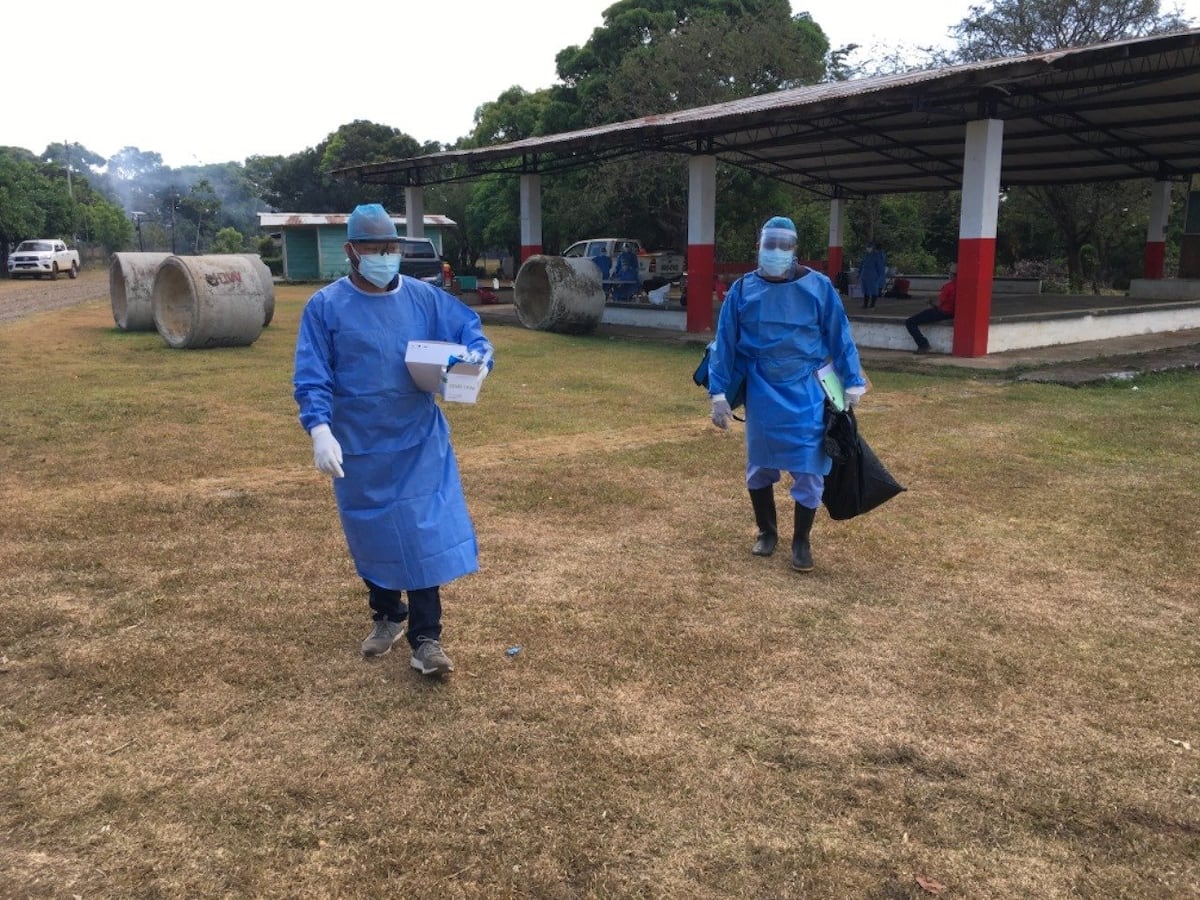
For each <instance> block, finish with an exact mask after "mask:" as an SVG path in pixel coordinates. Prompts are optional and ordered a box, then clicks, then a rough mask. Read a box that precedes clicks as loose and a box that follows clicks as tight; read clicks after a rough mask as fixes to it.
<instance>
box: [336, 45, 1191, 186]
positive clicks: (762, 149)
mask: <svg viewBox="0 0 1200 900" xmlns="http://www.w3.org/2000/svg"><path fill="white" fill-rule="evenodd" d="M980 118H993V119H1001V120H1003V121H1004V150H1003V166H1002V170H1001V183H1002V184H1003V185H1004V186H1006V187H1007V186H1014V185H1037V184H1068V183H1075V182H1100V181H1122V180H1128V179H1134V178H1150V177H1161V178H1169V179H1183V178H1185V177H1186V176H1188V175H1190V174H1191V173H1194V172H1200V29H1191V30H1187V31H1180V32H1175V33H1173V34H1168V35H1159V36H1155V37H1146V38H1134V39H1129V40H1124V41H1115V42H1112V43H1107V44H1097V45H1093V46H1090V47H1082V48H1077V49H1070V50H1055V51H1051V52H1046V53H1037V54H1033V55H1030V56H1022V57H1012V58H1007V59H997V60H990V61H986V62H978V63H968V64H965V65H959V66H953V67H949V68H942V69H930V70H925V71H920V72H908V73H904V74H900V75H888V76H881V77H877V78H864V79H856V80H852V81H842V82H833V83H829V84H818V85H812V86H808V87H801V88H794V89H791V90H785V91H777V92H775V93H771V94H763V95H760V96H756V97H746V98H744V99H741V100H734V101H731V102H728V103H718V104H715V105H713V106H704V107H697V108H695V109H685V110H679V111H677V112H671V113H664V114H662V115H654V116H644V117H642V118H639V119H630V120H628V121H625V122H617V123H615V124H612V125H602V126H597V127H595V128H585V129H582V130H579V131H571V132H565V133H562V134H552V135H546V136H543V137H534V138H527V139H525V140H521V141H514V142H512V143H508V144H496V145H493V146H489V147H481V148H477V149H472V150H450V151H446V152H443V153H434V154H429V155H425V156H414V157H411V158H408V159H398V160H393V161H390V162H384V163H374V164H371V165H363V166H351V167H347V168H344V169H338V170H336V171H335V174H338V175H343V176H347V177H353V178H357V179H358V180H360V181H364V182H371V183H385V184H403V185H414V186H415V185H422V184H435V183H438V182H444V181H458V180H464V179H470V178H476V177H479V176H480V175H484V174H488V173H493V172H509V173H513V174H517V173H543V174H552V173H554V172H559V171H564V170H568V169H573V168H578V167H580V166H588V165H594V164H596V163H598V162H601V161H603V160H606V159H613V158H617V157H622V156H631V155H636V154H644V153H649V152H665V153H676V154H681V155H696V154H713V155H715V156H717V157H718V158H719V159H720V160H721V161H723V162H725V163H729V164H732V165H735V166H739V167H741V168H744V169H749V170H752V171H756V172H759V173H762V174H765V175H768V176H771V177H773V178H777V179H779V180H781V181H784V182H787V183H789V184H793V185H796V186H798V187H801V188H804V189H806V190H809V191H811V192H813V193H814V194H817V195H819V196H825V197H833V196H854V195H866V194H882V193H906V192H919V191H936V190H947V189H958V188H959V187H961V184H962V163H963V142H964V126H965V124H966V123H967V122H970V121H973V120H976V119H980Z"/></svg>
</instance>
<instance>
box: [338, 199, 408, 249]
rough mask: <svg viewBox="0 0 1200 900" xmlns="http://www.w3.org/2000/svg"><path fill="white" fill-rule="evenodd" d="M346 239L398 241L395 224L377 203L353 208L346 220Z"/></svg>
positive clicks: (398, 236)
mask: <svg viewBox="0 0 1200 900" xmlns="http://www.w3.org/2000/svg"><path fill="white" fill-rule="evenodd" d="M346 239H347V240H349V241H398V240H400V235H398V234H397V233H396V223H395V222H393V221H392V217H391V216H389V215H388V214H387V210H385V209H384V208H383V207H382V206H380V205H379V204H378V203H363V204H361V205H360V206H356V207H354V212H352V213H350V218H349V219H347V220H346Z"/></svg>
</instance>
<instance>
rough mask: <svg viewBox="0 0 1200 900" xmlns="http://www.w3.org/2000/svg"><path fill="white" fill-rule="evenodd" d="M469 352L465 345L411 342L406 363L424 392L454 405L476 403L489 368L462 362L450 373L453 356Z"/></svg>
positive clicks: (405, 357) (439, 342)
mask: <svg viewBox="0 0 1200 900" xmlns="http://www.w3.org/2000/svg"><path fill="white" fill-rule="evenodd" d="M466 352H467V348H466V347H464V346H463V345H462V344H453V343H449V342H447V341H409V342H408V349H407V350H406V351H405V353H404V363H405V365H407V366H408V372H409V374H410V375H412V379H413V381H415V382H416V383H417V387H419V388H420V389H421V390H423V391H429V393H431V394H437V395H438V396H440V397H442V398H443V399H445V400H448V401H450V402H452V403H474V402H475V401H476V400H478V399H479V389H480V387H481V386H482V385H483V379H484V378H485V377H486V374H487V367H486V366H472V365H467V364H466V363H461V362H460V363H455V364H454V366H453V367H452V368H450V369H447V363H449V362H450V358H451V357H452V356H463V355H465V354H466Z"/></svg>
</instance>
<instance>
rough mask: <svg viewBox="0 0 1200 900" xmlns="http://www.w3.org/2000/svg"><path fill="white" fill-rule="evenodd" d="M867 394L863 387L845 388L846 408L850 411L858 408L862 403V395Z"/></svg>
mask: <svg viewBox="0 0 1200 900" xmlns="http://www.w3.org/2000/svg"><path fill="white" fill-rule="evenodd" d="M866 392H867V389H866V388H865V387H848V388H846V406H847V407H849V408H850V409H854V407H856V406H858V404H859V403H860V402H861V401H862V398H863V394H865V393H866Z"/></svg>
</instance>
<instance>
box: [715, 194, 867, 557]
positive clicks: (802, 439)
mask: <svg viewBox="0 0 1200 900" xmlns="http://www.w3.org/2000/svg"><path fill="white" fill-rule="evenodd" d="M795 253H796V226H795V225H794V224H793V223H792V220H791V219H788V218H785V217H783V216H775V217H773V218H771V219H769V220H768V221H767V222H766V224H765V225H763V227H762V231H761V232H760V234H759V242H758V268H757V269H756V270H755V271H753V272H750V273H748V274H746V275H744V276H743V277H742V278H740V279H739V280H738V281H736V282H735V283H734V284H733V286H732V287H731V288H730V290H729V292H728V293H727V294H726V295H725V302H724V304H723V305H722V306H721V314H720V316H719V318H718V321H717V332H716V340H715V342H714V344H715V346H714V348H713V352H712V355H711V357H710V361H709V376H708V377H709V382H708V384H709V395H710V399H711V404H712V421H713V424H714V425H716V426H717V427H718V428H721V429H726V428H728V427H729V422H730V420H731V419H732V416H733V414H732V411H731V409H730V406H729V402H728V400H727V399H726V397H725V390H726V388H729V387H731V386H732V385H734V384H736V383H738V382H739V381H740V380H741V379H742V378H744V379H745V383H746V487H747V489H748V490H749V492H750V502H751V505H752V507H753V509H754V520H755V523H756V525H757V526H758V537H757V540H756V541H755V544H754V548H753V551H752V552H753V553H754V554H755V555H756V556H770V555H771V554H772V553H774V552H775V546H776V544H777V543H778V540H779V530H778V525H777V519H776V511H775V484H776V482H778V481H779V480H780V477H781V473H782V472H787V473H788V474H789V475H790V476H791V479H792V486H791V496H792V499H793V500H794V501H795V504H796V505H795V514H794V527H793V532H792V568H793V569H795V570H796V571H798V572H811V571H812V569H813V559H812V547H811V542H810V532H811V530H812V524H813V518H814V517H815V515H816V511H817V508H818V507H819V506H820V505H821V495H822V492H823V490H824V486H825V476H826V475H827V474H828V473H829V469H830V467H831V465H832V461H831V460H830V458H829V456H828V455H827V454H826V453H825V449H824V436H825V393H824V390H823V389H822V387H821V384H820V382H819V381H818V380H817V377H816V371H817V369H819V368H820V367H821V366H823V365H824V364H825V363H826V362H830V361H831V362H832V364H833V366H834V368H835V370H836V371H837V374H838V376H839V377H840V378H841V380H842V384H843V386H844V388H845V394H846V402H848V403H850V404H852V405H857V404H858V402H859V400H861V399H862V396H863V394H864V393H865V392H866V386H867V382H866V378H865V377H864V376H863V373H862V367H861V364H860V362H859V358H858V348H857V347H855V345H854V340H853V338H852V337H851V334H850V322H849V320H848V319H847V318H846V311H845V309H844V307H843V306H842V301H841V298H840V297H839V296H838V292H837V289H836V288H834V286H833V282H831V281H830V280H829V279H828V278H827V277H826V276H825V275H823V274H821V273H820V272H816V271H813V270H812V269H809V268H807V267H804V266H801V265H799V264H798V263H797V262H796V258H795Z"/></svg>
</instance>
